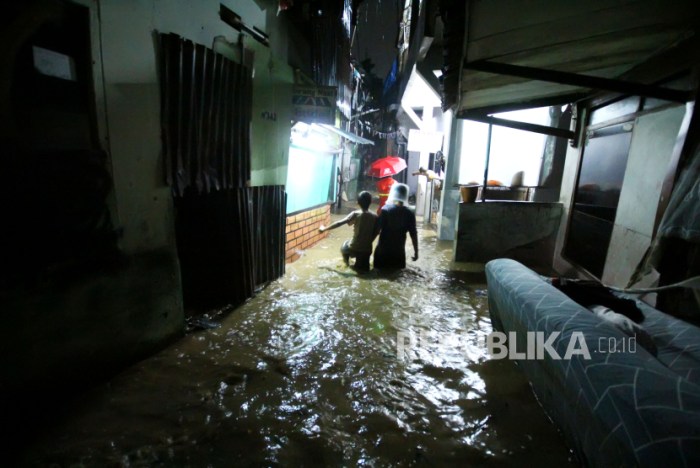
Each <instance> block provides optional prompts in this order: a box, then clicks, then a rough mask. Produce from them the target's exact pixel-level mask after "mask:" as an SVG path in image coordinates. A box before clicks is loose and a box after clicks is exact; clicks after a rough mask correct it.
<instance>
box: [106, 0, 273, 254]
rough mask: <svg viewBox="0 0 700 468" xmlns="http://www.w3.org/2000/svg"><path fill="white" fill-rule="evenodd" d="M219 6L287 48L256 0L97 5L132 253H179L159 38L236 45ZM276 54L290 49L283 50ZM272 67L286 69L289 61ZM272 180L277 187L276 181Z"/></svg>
mask: <svg viewBox="0 0 700 468" xmlns="http://www.w3.org/2000/svg"><path fill="white" fill-rule="evenodd" d="M220 3H223V4H224V5H226V6H227V7H229V8H230V9H232V10H233V11H235V12H236V13H238V14H239V15H241V18H242V20H243V22H244V23H246V24H248V25H250V26H256V27H258V28H260V29H261V30H263V31H266V32H268V33H269V34H270V37H271V41H272V40H276V41H284V40H285V38H284V37H282V36H281V35H280V34H277V33H276V31H268V27H270V28H273V27H274V25H270V24H268V23H270V21H269V18H274V16H271V15H270V14H269V12H266V11H264V10H261V9H260V7H258V3H257V2H255V1H254V0H235V1H234V0H197V1H191V0H101V1H100V2H99V8H100V17H101V38H100V39H101V40H100V44H96V46H97V47H100V48H101V51H102V60H103V69H104V73H103V80H104V89H105V109H106V115H107V122H108V128H107V133H108V136H109V142H110V143H109V145H110V148H109V149H110V153H111V160H112V167H113V174H114V185H115V194H116V204H117V211H118V221H117V222H118V223H119V225H120V226H121V227H122V228H123V238H122V241H121V243H122V248H123V249H124V250H125V251H126V252H127V253H134V252H139V251H148V250H153V249H158V248H163V247H167V246H171V247H172V246H173V245H174V233H173V219H172V212H173V209H172V197H171V195H170V189H169V188H168V187H167V186H166V185H165V183H164V177H163V169H162V155H161V139H160V96H159V84H158V76H157V59H156V42H155V34H156V33H157V32H163V33H169V32H172V33H176V34H179V35H180V36H182V37H184V38H186V39H190V40H192V41H194V42H196V43H200V44H204V45H206V46H208V47H212V45H213V41H214V38H215V37H216V36H225V37H226V38H227V39H228V40H229V41H235V40H236V39H237V37H238V31H236V30H234V29H233V28H231V27H230V26H228V25H227V24H225V23H224V22H223V21H221V19H220V18H219V4H220ZM251 41H252V40H251ZM273 50H278V51H279V50H284V51H286V50H287V49H286V47H280V46H279V45H278V46H276V47H273ZM275 60H277V62H275V63H280V62H281V63H284V64H286V57H275ZM267 63H269V56H268V60H267V61H266V63H265V66H267ZM281 68H282V67H281V66H279V67H277V69H281ZM260 75H261V76H262V75H263V73H262V72H261V73H260ZM254 86H255V82H254ZM281 114H282V115H281V117H282V118H283V119H284V118H285V114H284V113H283V112H282V113H281ZM254 166H255V165H254ZM272 179H274V180H277V179H279V174H276V173H275V174H273V175H272Z"/></svg>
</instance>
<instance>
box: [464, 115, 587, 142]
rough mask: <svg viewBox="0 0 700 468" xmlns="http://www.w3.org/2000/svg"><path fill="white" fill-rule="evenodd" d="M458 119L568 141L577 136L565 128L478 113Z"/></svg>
mask: <svg viewBox="0 0 700 468" xmlns="http://www.w3.org/2000/svg"><path fill="white" fill-rule="evenodd" d="M457 117H458V118H460V119H467V120H474V121H476V122H482V123H487V124H491V125H499V126H501V127H508V128H514V129H516V130H525V131H527V132H534V133H541V134H543V135H551V136H556V137H562V138H566V139H568V140H573V139H574V136H575V133H574V132H572V131H571V130H566V129H564V128H557V127H548V126H546V125H538V124H531V123H527V122H519V121H517V120H509V119H501V118H499V117H491V116H489V115H485V114H481V113H478V112H469V111H467V112H462V113H460V114H459V115H458V116H457Z"/></svg>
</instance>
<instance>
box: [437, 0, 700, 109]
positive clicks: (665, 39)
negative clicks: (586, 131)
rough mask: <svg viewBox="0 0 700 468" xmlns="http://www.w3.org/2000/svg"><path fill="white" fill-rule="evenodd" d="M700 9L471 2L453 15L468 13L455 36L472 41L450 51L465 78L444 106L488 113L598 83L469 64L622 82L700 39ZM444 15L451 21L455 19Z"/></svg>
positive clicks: (450, 84)
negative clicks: (686, 42) (673, 50)
mask: <svg viewBox="0 0 700 468" xmlns="http://www.w3.org/2000/svg"><path fill="white" fill-rule="evenodd" d="M456 3H460V2H456ZM455 8H457V7H455ZM446 12H447V13H448V14H449V8H448V9H447V11H446ZM698 13H699V9H698V8H697V3H696V2H695V1H693V0H675V1H673V2H668V1H665V0H587V1H582V2H566V1H561V0H531V1H528V2H523V1H521V0H471V1H469V2H467V5H466V12H465V14H464V15H462V16H461V15H459V14H455V15H454V17H455V18H459V17H460V16H461V17H462V18H464V19H463V20H453V21H458V22H459V21H461V22H463V24H451V25H450V26H451V27H450V28H449V29H450V31H452V32H453V33H454V32H455V31H463V34H464V35H465V36H463V37H466V41H462V42H461V44H466V46H465V47H464V50H462V48H461V47H458V46H457V45H459V44H460V41H454V44H453V46H452V47H451V48H450V49H448V50H446V55H447V57H446V64H449V63H452V64H455V63H458V64H459V68H458V70H454V71H453V72H452V73H453V76H454V74H455V73H458V74H459V79H458V80H455V79H454V78H453V79H452V80H451V81H450V80H446V81H445V86H446V89H445V100H444V102H443V108H452V109H456V110H457V111H458V112H459V111H469V110H481V111H488V110H489V109H494V108H497V107H498V106H502V105H506V104H514V103H527V102H536V101H543V100H547V99H549V100H552V101H556V99H557V98H558V97H560V98H562V99H566V98H571V97H572V96H576V95H578V94H581V93H587V92H590V90H591V89H592V88H591V87H585V86H581V85H577V84H566V83H561V82H555V81H545V80H540V79H532V78H529V77H528V78H526V77H522V76H514V75H510V74H504V73H500V72H497V73H493V72H486V71H479V70H474V69H470V68H469V66H470V64H475V63H479V62H495V63H498V64H509V65H517V66H521V67H528V68H532V69H536V70H545V71H547V70H550V71H558V72H567V73H573V74H578V75H586V76H595V77H602V78H609V79H613V78H615V79H617V78H620V77H622V76H625V74H626V73H627V72H629V71H630V70H632V69H633V68H634V67H636V66H638V65H640V64H641V63H643V62H645V61H647V60H648V59H649V58H651V57H653V56H655V55H657V54H659V53H662V52H664V51H666V50H668V49H669V48H671V47H672V46H674V45H675V44H678V43H680V42H682V41H683V40H686V39H688V38H690V37H693V36H694V35H695V34H696V33H697V31H696V30H697V27H698V17H699V15H698ZM443 20H444V21H446V22H449V21H450V16H447V15H445V16H444V17H443ZM457 57H459V59H457ZM450 60H451V61H450ZM448 71H449V70H448ZM632 79H633V78H630V80H632ZM455 87H458V89H454V88H455ZM450 88H451V89H450Z"/></svg>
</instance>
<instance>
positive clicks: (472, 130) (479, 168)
mask: <svg viewBox="0 0 700 468" xmlns="http://www.w3.org/2000/svg"><path fill="white" fill-rule="evenodd" d="M494 117H498V118H502V119H508V120H517V121H520V122H527V123H533V124H539V125H549V123H550V116H549V108H548V107H540V108H536V109H525V110H519V111H512V112H503V113H500V114H494ZM488 128H489V126H488V124H485V123H480V122H474V121H471V120H464V121H463V123H462V146H461V153H460V157H461V159H460V166H459V183H460V184H468V183H470V182H477V183H478V184H483V183H484V166H485V164H486V149H487V143H488ZM546 138H547V137H546V135H543V134H541V133H533V132H528V131H524V130H517V129H514V128H509V127H502V126H499V125H494V126H493V130H492V134H491V154H490V156H489V179H492V180H498V181H499V182H501V183H502V184H503V185H506V186H508V185H511V181H512V179H513V176H515V175H516V174H517V173H519V172H522V173H523V179H522V185H526V186H535V185H538V183H539V175H540V167H541V165H542V155H543V153H544V145H545V141H546Z"/></svg>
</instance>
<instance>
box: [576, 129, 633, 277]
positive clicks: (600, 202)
mask: <svg viewBox="0 0 700 468" xmlns="http://www.w3.org/2000/svg"><path fill="white" fill-rule="evenodd" d="M631 139H632V124H631V123H626V124H621V125H614V126H611V127H606V128H603V129H600V130H598V131H596V133H594V134H592V135H590V136H589V138H588V139H587V141H586V145H585V147H584V149H583V158H582V160H581V168H580V171H579V178H578V182H577V186H576V191H575V193H574V205H573V208H572V210H571V220H570V224H569V231H568V237H567V240H566V245H565V247H564V255H565V256H566V257H567V258H569V259H570V260H572V261H574V262H576V263H577V264H578V265H580V266H582V267H584V268H585V269H587V270H588V271H589V272H590V273H592V274H594V275H596V276H597V277H599V278H600V277H601V276H602V274H603V268H604V266H605V258H606V256H607V252H608V246H609V245H610V238H611V236H612V231H613V224H614V222H615V215H616V214H617V205H618V202H619V200H620V192H621V190H622V183H623V180H624V177H625V168H626V166H627V156H628V154H629V148H630V141H631Z"/></svg>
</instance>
